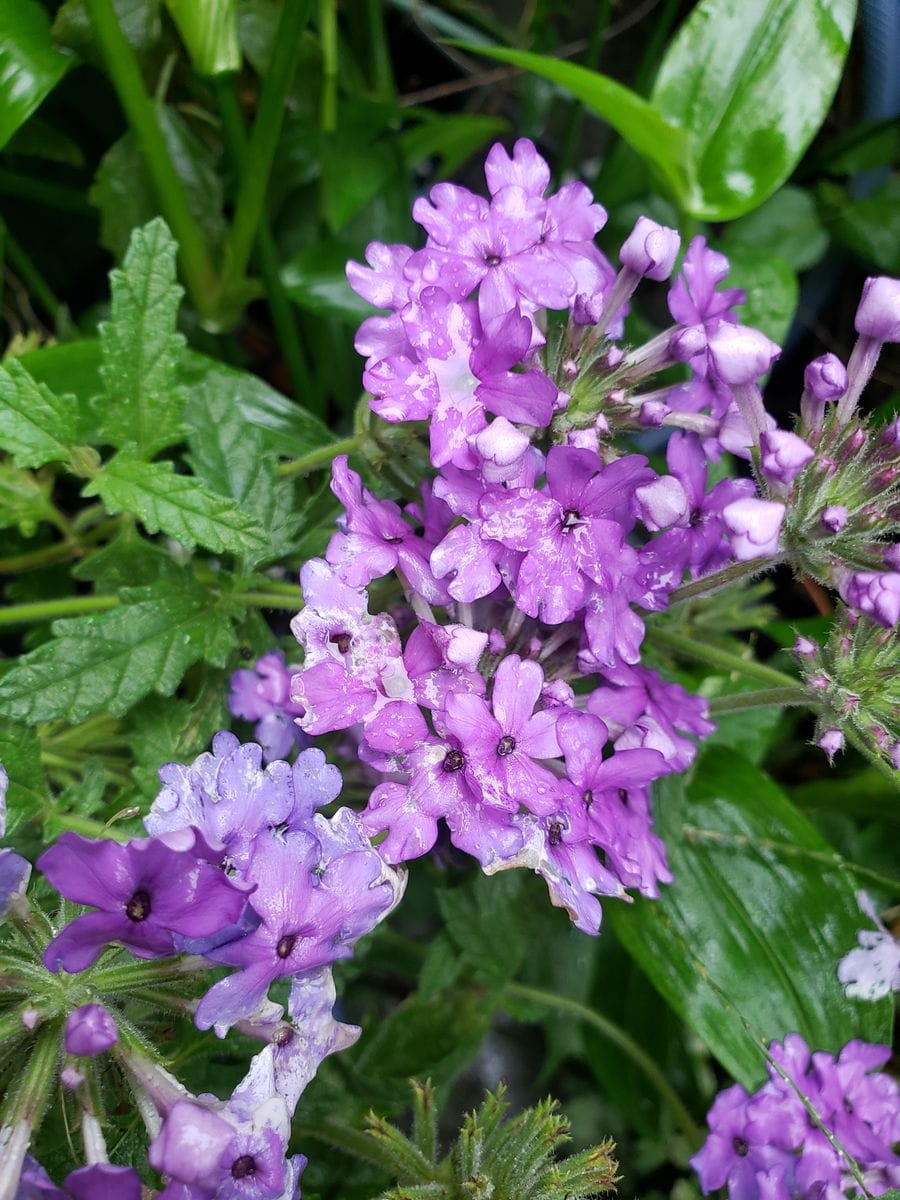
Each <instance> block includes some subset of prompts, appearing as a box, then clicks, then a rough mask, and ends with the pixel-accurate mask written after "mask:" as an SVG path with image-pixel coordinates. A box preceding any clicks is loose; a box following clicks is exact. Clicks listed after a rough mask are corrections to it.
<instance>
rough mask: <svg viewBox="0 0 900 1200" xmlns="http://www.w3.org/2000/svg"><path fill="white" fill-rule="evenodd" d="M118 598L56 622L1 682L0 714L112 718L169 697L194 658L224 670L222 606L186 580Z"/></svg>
mask: <svg viewBox="0 0 900 1200" xmlns="http://www.w3.org/2000/svg"><path fill="white" fill-rule="evenodd" d="M119 597H120V601H121V604H120V606H119V607H118V608H115V609H113V610H112V611H111V612H106V613H101V614H100V615H98V616H87V617H75V618H72V619H70V620H60V621H55V622H54V623H53V633H54V637H53V639H52V640H51V641H49V642H46V643H45V644H44V645H42V646H39V647H38V648H37V649H36V650H32V651H31V653H30V654H25V655H23V656H22V657H21V658H20V659H19V661H18V663H17V664H16V665H15V666H14V667H13V669H12V670H11V671H8V672H7V673H6V674H5V675H4V676H3V677H2V680H0V714H2V715H3V716H7V717H12V718H13V719H14V720H18V721H25V722H27V723H29V724H35V723H37V722H39V721H49V720H52V719H53V718H54V717H66V718H67V719H68V720H70V721H81V720H84V718H85V717H88V716H90V715H91V713H96V712H102V711H104V710H107V711H109V712H111V713H113V714H114V715H116V716H118V715H121V714H122V713H124V712H127V711H128V709H129V708H131V706H132V705H133V704H135V703H136V702H137V701H138V700H140V699H141V698H142V697H143V696H146V695H147V694H148V693H149V692H151V691H157V692H159V693H160V695H163V696H170V695H171V694H172V693H173V692H174V691H175V688H176V687H177V686H178V684H179V682H180V681H181V677H182V676H183V674H184V672H185V671H186V670H187V668H188V667H189V666H190V665H191V664H192V663H195V662H197V661H198V659H201V658H202V659H205V660H206V661H207V662H210V663H212V664H213V665H214V666H222V665H224V663H225V661H226V660H227V657H228V653H229V651H230V650H231V648H232V647H233V646H234V645H235V635H234V631H233V629H232V626H231V622H230V621H229V619H228V609H227V605H226V603H225V602H224V601H222V600H221V599H220V598H219V597H217V596H216V595H215V594H214V593H211V592H210V591H208V590H207V589H206V588H204V587H201V586H200V585H199V584H197V583H195V582H194V581H193V580H192V579H191V578H190V576H188V575H185V577H184V578H182V579H181V580H179V581H178V582H177V583H176V584H173V583H169V582H165V583H163V582H160V583H158V584H155V585H150V586H147V587H136V588H122V589H121V591H120V593H119Z"/></svg>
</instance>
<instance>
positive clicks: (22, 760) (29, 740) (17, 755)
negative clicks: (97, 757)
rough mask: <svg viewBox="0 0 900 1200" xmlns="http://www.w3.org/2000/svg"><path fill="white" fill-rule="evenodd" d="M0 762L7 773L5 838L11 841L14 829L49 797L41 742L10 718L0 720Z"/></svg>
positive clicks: (44, 803) (31, 730) (37, 811)
mask: <svg viewBox="0 0 900 1200" xmlns="http://www.w3.org/2000/svg"><path fill="white" fill-rule="evenodd" d="M0 763H2V764H3V766H4V767H5V769H6V773H7V775H8V776H9V791H8V792H7V796H6V838H7V841H14V840H15V837H14V835H15V833H16V830H17V829H18V828H19V827H20V826H21V825H22V824H23V823H24V822H25V821H28V820H30V819H31V818H33V817H35V816H37V815H38V814H39V813H42V812H43V811H44V809H45V808H46V806H47V805H48V804H49V801H50V793H49V791H48V790H47V780H46V779H45V777H44V767H43V764H42V763H41V744H40V742H39V741H38V737H37V734H36V733H35V732H34V730H33V729H28V728H27V727H26V726H25V725H14V724H13V723H12V722H11V721H4V722H3V723H2V724H0Z"/></svg>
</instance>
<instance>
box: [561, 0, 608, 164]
mask: <svg viewBox="0 0 900 1200" xmlns="http://www.w3.org/2000/svg"><path fill="white" fill-rule="evenodd" d="M611 12H612V0H598V2H597V7H596V13H595V15H594V25H593V28H592V29H591V37H590V41H589V42H588V47H587V50H585V52H584V59H583V60H582V66H584V67H587V68H588V70H590V71H596V69H597V63H598V61H599V58H600V48H601V46H602V45H603V35H604V33H606V26H607V25H608V24H609V17H610V13H611ZM583 120H584V104H583V102H582V101H581V100H572V101H570V102H569V113H568V116H567V118H566V129H565V133H564V134H563V148H562V153H561V154H560V156H559V161H558V163H557V167H556V177H557V180H562V179H564V178H565V175H566V173H567V172H568V171H569V169H570V168H571V166H572V163H573V161H574V159H575V151H576V150H577V148H578V137H579V134H580V133H581V124H582V121H583Z"/></svg>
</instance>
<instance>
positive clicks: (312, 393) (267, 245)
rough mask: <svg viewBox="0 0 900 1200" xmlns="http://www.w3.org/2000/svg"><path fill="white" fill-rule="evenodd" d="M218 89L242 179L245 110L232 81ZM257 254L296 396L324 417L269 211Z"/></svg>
mask: <svg viewBox="0 0 900 1200" xmlns="http://www.w3.org/2000/svg"><path fill="white" fill-rule="evenodd" d="M215 89H216V99H217V101H218V105H219V113H220V115H221V117H222V133H223V135H224V139H225V145H226V147H227V149H228V153H229V155H230V156H231V158H232V159H233V161H234V164H235V166H236V167H237V173H238V177H239V178H240V179H242V178H243V176H244V172H245V169H246V159H247V135H246V133H245V131H244V119H243V115H242V113H241V107H240V105H239V104H238V99H237V96H236V95H235V91H234V84H233V82H232V80H231V79H230V78H228V77H224V76H219V77H217V79H216V80H215ZM256 254H257V258H258V259H259V269H260V271H261V272H262V277H263V283H264V284H265V288H266V297H267V299H268V301H269V312H270V313H271V314H272V324H273V325H274V326H275V335H276V337H277V338H278V345H279V347H280V349H281V353H282V354H283V355H284V361H285V363H286V364H287V369H288V373H289V375H290V377H291V383H292V384H293V385H294V395H295V396H297V397H298V398H300V397H302V398H303V399H304V401H305V402H306V405H307V407H308V408H310V409H311V410H312V411H313V412H316V413H317V414H318V415H319V416H322V415H324V414H323V413H322V412H321V405H320V404H319V403H318V402H319V400H320V396H319V393H318V392H317V391H316V389H315V387H314V386H313V381H312V376H311V374H310V370H309V364H308V363H307V361H306V355H305V354H304V352H303V345H302V343H301V341H300V337H299V334H298V331H297V325H296V321H295V316H294V309H293V306H292V305H291V302H290V298H289V297H288V294H287V292H286V291H285V290H284V285H283V284H282V282H281V275H280V273H279V270H278V251H277V249H276V246H275V239H274V238H273V236H272V229H271V225H270V224H269V218H268V216H267V214H266V212H265V210H263V211H261V213H260V216H259V223H258V228H257V231H256Z"/></svg>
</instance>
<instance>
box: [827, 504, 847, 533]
mask: <svg viewBox="0 0 900 1200" xmlns="http://www.w3.org/2000/svg"><path fill="white" fill-rule="evenodd" d="M848 516H849V513H848V512H847V509H846V508H845V506H844V505H843V504H829V505H828V507H827V508H826V509H824V510H823V511H822V524H823V525H824V526H825V528H826V529H827V530H829V531H830V532H831V533H840V532H841V530H842V529H843V528H844V526H845V525H846V524H847V517H848Z"/></svg>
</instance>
